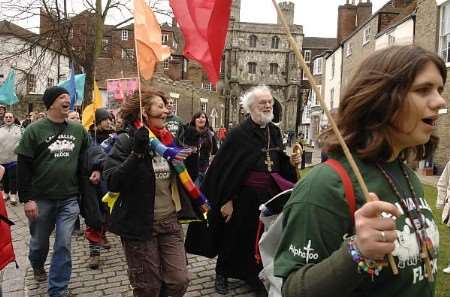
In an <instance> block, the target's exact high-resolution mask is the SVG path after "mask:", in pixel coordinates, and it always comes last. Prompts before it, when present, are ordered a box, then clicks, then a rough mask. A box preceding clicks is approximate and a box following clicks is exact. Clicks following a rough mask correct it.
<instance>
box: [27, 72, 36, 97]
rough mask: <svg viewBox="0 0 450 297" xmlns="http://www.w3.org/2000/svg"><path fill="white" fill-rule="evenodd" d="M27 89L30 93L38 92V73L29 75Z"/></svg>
mask: <svg viewBox="0 0 450 297" xmlns="http://www.w3.org/2000/svg"><path fill="white" fill-rule="evenodd" d="M27 90H28V93H36V75H34V74H28V75H27Z"/></svg>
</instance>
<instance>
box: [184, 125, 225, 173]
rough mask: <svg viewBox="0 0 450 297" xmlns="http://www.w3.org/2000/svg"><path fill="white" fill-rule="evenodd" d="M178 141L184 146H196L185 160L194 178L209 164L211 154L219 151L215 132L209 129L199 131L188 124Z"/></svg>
mask: <svg viewBox="0 0 450 297" xmlns="http://www.w3.org/2000/svg"><path fill="white" fill-rule="evenodd" d="M178 141H179V142H180V143H181V144H182V145H183V146H188V147H191V148H194V152H193V153H192V154H191V155H190V156H189V157H188V158H187V159H186V161H185V162H184V163H185V164H186V168H187V170H188V172H189V174H190V176H191V178H192V179H193V180H195V179H196V178H197V177H198V175H199V173H204V172H205V171H206V169H207V168H208V166H209V159H210V157H211V155H215V154H216V153H217V141H216V138H215V137H214V132H212V131H211V130H209V129H208V130H207V131H205V132H203V133H200V132H198V131H197V130H196V129H195V127H192V126H188V127H187V128H185V129H184V130H183V132H182V133H181V136H180V137H179V139H178Z"/></svg>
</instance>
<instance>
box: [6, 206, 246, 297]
mask: <svg viewBox="0 0 450 297" xmlns="http://www.w3.org/2000/svg"><path fill="white" fill-rule="evenodd" d="M7 209H8V215H9V217H10V218H11V220H12V221H14V222H15V223H16V225H15V226H13V240H14V248H15V252H16V256H17V262H18V264H19V269H16V266H15V264H14V263H11V264H10V265H9V266H8V267H7V268H6V269H5V270H4V271H3V272H1V273H0V280H2V289H3V295H1V294H0V296H3V297H28V296H47V294H46V292H47V284H46V283H37V282H35V281H34V279H33V273H32V270H31V268H30V266H29V263H28V259H27V254H28V240H29V232H28V227H27V221H26V219H25V215H24V213H23V207H22V206H21V205H19V206H15V207H12V206H10V205H9V203H8V207H7ZM108 239H109V241H110V242H111V244H112V248H111V249H110V250H109V251H106V252H103V253H102V256H101V257H102V261H103V265H102V267H101V269H99V270H91V269H89V268H88V267H87V260H88V256H89V252H88V244H87V241H86V240H85V239H84V237H77V236H74V237H73V241H72V255H73V270H72V279H71V282H70V288H71V289H72V292H73V293H76V294H77V296H81V297H94V296H105V297H106V296H111V297H113V296H114V297H117V296H132V292H131V289H130V286H129V282H128V276H127V266H126V263H125V257H124V255H123V252H122V248H121V246H120V240H119V238H118V237H117V236H115V235H113V234H108ZM49 259H50V256H49ZM214 267H215V261H214V260H210V259H207V258H203V257H198V256H193V255H189V271H190V273H191V278H192V280H191V284H190V287H189V289H188V293H187V294H186V295H185V296H187V297H195V296H224V295H218V294H216V293H215V292H214V274H215V272H214ZM46 270H47V271H48V263H47V265H46ZM230 287H231V288H232V290H230V293H229V294H228V295H226V296H243V297H244V296H253V295H254V294H252V293H251V289H250V288H249V287H248V286H246V285H245V284H244V283H243V282H240V281H232V282H231V284H230Z"/></svg>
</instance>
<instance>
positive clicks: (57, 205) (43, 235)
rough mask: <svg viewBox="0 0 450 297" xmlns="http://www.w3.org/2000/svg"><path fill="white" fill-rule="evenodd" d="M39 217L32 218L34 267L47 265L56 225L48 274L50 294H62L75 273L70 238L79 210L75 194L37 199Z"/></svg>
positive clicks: (30, 258) (38, 267)
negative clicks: (69, 196)
mask: <svg viewBox="0 0 450 297" xmlns="http://www.w3.org/2000/svg"><path fill="white" fill-rule="evenodd" d="M36 203H37V205H38V217H37V219H35V220H29V224H30V234H31V238H30V253H29V256H28V259H29V260H30V263H31V266H32V267H33V268H34V269H40V268H43V267H44V264H45V260H46V259H47V255H48V249H49V237H50V234H51V233H52V232H53V230H54V229H55V226H56V233H55V243H54V245H53V257H52V261H51V264H50V271H49V275H48V294H49V295H50V297H54V296H55V297H56V296H60V295H61V294H64V293H65V292H67V290H68V286H69V281H70V274H71V273H72V257H71V240H72V232H73V229H74V225H75V221H76V219H77V217H78V214H79V213H80V208H79V206H78V201H77V198H76V197H73V198H67V199H63V200H37V201H36Z"/></svg>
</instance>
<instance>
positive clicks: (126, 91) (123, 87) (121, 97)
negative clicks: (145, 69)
mask: <svg viewBox="0 0 450 297" xmlns="http://www.w3.org/2000/svg"><path fill="white" fill-rule="evenodd" d="M137 90H138V79H137V78H136V77H129V78H119V79H107V80H106V93H107V95H108V106H109V105H110V103H113V102H115V101H119V102H123V101H126V100H127V98H129V97H131V96H132V95H133V93H134V92H136V91H137Z"/></svg>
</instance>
